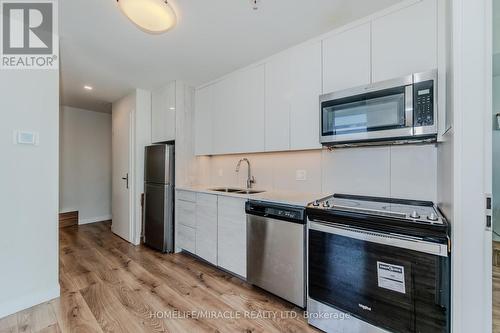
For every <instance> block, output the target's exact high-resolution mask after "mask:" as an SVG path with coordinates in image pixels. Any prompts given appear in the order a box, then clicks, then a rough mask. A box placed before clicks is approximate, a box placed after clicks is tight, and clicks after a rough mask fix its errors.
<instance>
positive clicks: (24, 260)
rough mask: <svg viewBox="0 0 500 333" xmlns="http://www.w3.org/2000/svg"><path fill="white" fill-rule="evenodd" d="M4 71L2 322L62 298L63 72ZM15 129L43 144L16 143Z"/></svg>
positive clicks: (0, 129)
mask: <svg viewBox="0 0 500 333" xmlns="http://www.w3.org/2000/svg"><path fill="white" fill-rule="evenodd" d="M0 72H1V73H0V114H1V117H2V120H1V121H0V151H1V152H2V158H1V163H0V184H1V185H0V208H1V209H0V211H1V214H2V217H1V220H0V267H1V268H0V272H1V273H0V318H1V317H4V316H6V315H8V314H11V313H14V312H17V311H19V310H22V309H24V308H27V307H30V306H33V305H35V304H38V303H41V302H44V301H47V300H49V299H52V298H55V297H58V296H59V281H58V211H59V209H58V206H59V205H58V187H59V186H58V183H59V175H58V166H59V162H58V159H59V149H58V137H59V74H58V71H52V70H3V71H0ZM14 130H28V131H35V132H38V133H39V145H38V146H23V145H14V144H13V131H14Z"/></svg>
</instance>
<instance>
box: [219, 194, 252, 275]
mask: <svg viewBox="0 0 500 333" xmlns="http://www.w3.org/2000/svg"><path fill="white" fill-rule="evenodd" d="M245 202H246V199H240V198H232V197H224V196H219V200H218V214H219V219H218V246H217V247H218V249H217V263H218V266H219V267H221V268H224V269H226V270H228V271H230V272H233V273H235V274H238V275H240V276H242V277H245V278H246V275H247V268H246V267H247V222H246V213H245Z"/></svg>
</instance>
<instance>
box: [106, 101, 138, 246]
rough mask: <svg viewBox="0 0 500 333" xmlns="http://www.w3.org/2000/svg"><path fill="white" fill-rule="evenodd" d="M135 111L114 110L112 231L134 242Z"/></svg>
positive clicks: (125, 109)
mask: <svg viewBox="0 0 500 333" xmlns="http://www.w3.org/2000/svg"><path fill="white" fill-rule="evenodd" d="M132 115H133V110H129V109H127V108H116V110H113V115H112V119H113V121H112V123H113V124H112V127H113V139H112V141H113V142H112V145H113V147H112V148H113V175H112V178H113V195H112V196H113V198H112V207H113V208H112V209H113V222H112V224H111V231H113V233H115V234H117V235H118V236H120V237H121V238H123V239H125V240H127V241H129V242H132V237H131V235H132V233H131V231H130V230H131V225H132V223H131V220H130V217H131V214H130V208H131V204H130V202H131V200H130V199H131V195H130V194H131V190H130V186H131V185H132V179H133V178H132V177H131V175H130V161H131V159H130V155H131V154H130V152H131V147H132V145H131V132H132V131H131V128H132V127H131V125H132V122H131V119H132Z"/></svg>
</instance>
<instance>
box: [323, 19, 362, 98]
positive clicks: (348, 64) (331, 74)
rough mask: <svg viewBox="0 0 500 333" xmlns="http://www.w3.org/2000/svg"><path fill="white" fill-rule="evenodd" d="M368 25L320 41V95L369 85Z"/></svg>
mask: <svg viewBox="0 0 500 333" xmlns="http://www.w3.org/2000/svg"><path fill="white" fill-rule="evenodd" d="M370 71H371V64H370V23H366V24H363V25H361V26H359V27H355V28H352V29H350V30H347V31H344V32H341V33H338V34H335V35H333V36H331V37H329V38H327V39H325V40H323V92H324V93H330V92H335V91H339V90H342V89H347V88H352V87H356V86H360V85H364V84H369V83H370Z"/></svg>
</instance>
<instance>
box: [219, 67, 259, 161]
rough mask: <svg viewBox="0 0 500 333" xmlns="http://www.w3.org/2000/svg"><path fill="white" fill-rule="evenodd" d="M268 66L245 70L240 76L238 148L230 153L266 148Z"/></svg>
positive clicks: (235, 140)
mask: <svg viewBox="0 0 500 333" xmlns="http://www.w3.org/2000/svg"><path fill="white" fill-rule="evenodd" d="M264 96H265V66H264V65H259V66H256V67H252V68H249V69H247V70H244V71H242V72H240V73H238V75H237V91H236V105H235V106H234V108H233V109H232V110H230V112H232V113H234V114H235V122H234V123H227V124H226V126H231V124H234V127H235V129H236V135H235V136H234V137H232V138H230V139H232V140H234V143H235V144H236V147H235V148H236V149H233V150H232V151H230V152H234V153H251V152H263V151H264V150H265V97H264Z"/></svg>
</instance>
